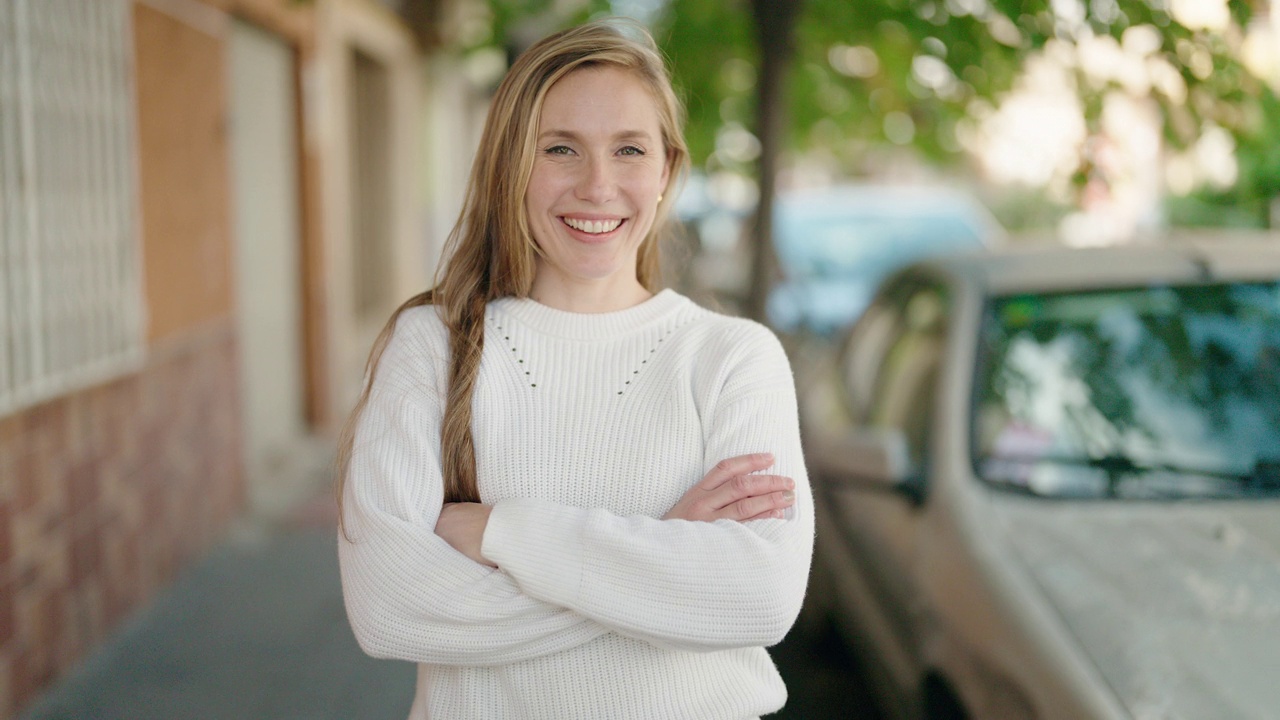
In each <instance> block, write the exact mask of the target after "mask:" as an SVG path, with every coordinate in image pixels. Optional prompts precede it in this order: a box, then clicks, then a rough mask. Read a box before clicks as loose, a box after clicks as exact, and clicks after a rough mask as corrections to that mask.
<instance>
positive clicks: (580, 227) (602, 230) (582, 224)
mask: <svg viewBox="0 0 1280 720" xmlns="http://www.w3.org/2000/svg"><path fill="white" fill-rule="evenodd" d="M560 220H561V221H562V222H563V223H564V224H565V225H568V226H569V227H571V228H573V229H574V230H577V231H578V232H581V233H586V234H588V235H606V234H608V233H611V232H613V231H614V230H617V229H618V227H619V226H621V225H622V223H623V222H624V220H623V219H622V218H609V219H606V220H587V219H581V218H571V217H561V218H560Z"/></svg>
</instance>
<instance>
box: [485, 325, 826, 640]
mask: <svg viewBox="0 0 1280 720" xmlns="http://www.w3.org/2000/svg"><path fill="white" fill-rule="evenodd" d="M751 327H752V328H754V332H755V335H753V336H752V337H753V342H751V343H749V344H748V347H747V351H746V352H743V353H742V354H741V357H740V359H739V360H738V361H736V362H734V363H732V364H731V365H730V370H729V372H727V373H726V374H725V377H724V378H723V382H722V385H721V388H720V391H719V392H718V394H717V397H716V398H715V399H714V401H713V403H712V406H711V409H710V413H709V416H708V417H707V419H706V420H705V421H704V436H705V453H704V457H705V461H706V464H707V467H705V468H704V471H707V470H710V468H711V466H712V465H714V464H715V463H716V462H718V461H720V460H723V459H725V458H729V457H733V456H736V455H743V454H747V453H753V452H771V453H773V454H774V457H775V464H774V466H773V468H771V469H770V470H768V472H770V473H773V474H781V475H786V476H789V477H791V478H793V479H794V480H795V482H796V491H795V492H796V502H795V505H794V506H793V508H792V509H791V510H790V511H789V512H788V517H787V518H786V519H780V520H774V519H770V520H756V521H751V522H745V523H740V522H733V521H729V520H720V521H716V522H690V521H684V520H659V519H655V518H651V517H620V516H617V515H614V514H612V513H609V512H607V511H604V510H599V509H583V508H575V507H569V506H565V505H560V504H556V503H552V502H546V501H540V500H533V499H509V500H503V501H501V502H499V503H497V504H496V505H495V507H494V509H493V513H492V514H491V515H490V519H489V525H488V527H487V528H486V531H485V535H484V542H483V547H482V552H483V553H484V555H485V557H487V558H489V559H490V560H493V561H494V562H496V563H497V564H498V565H499V567H501V568H503V569H504V570H505V571H506V572H508V573H510V575H511V576H512V577H514V578H515V580H516V582H517V583H519V585H520V587H521V588H522V589H523V590H524V591H525V592H527V593H528V594H529V595H531V596H533V597H536V598H540V599H542V600H545V601H547V602H549V603H552V604H554V605H560V606H563V607H566V608H570V609H572V610H574V611H576V612H578V613H581V614H582V615H584V616H586V617H590V618H592V619H594V620H596V621H598V622H600V623H601V624H602V625H606V626H608V627H609V628H611V629H612V630H614V631H616V632H618V633H620V634H622V635H626V636H628V637H632V638H637V639H642V640H645V641H648V642H650V643H653V644H655V645H658V646H662V647H669V648H675V649H684V650H699V651H711V650H718V649H725V648H734V647H750V646H769V645H774V644H776V643H778V642H779V641H780V640H781V639H782V637H783V636H784V635H785V634H786V632H787V630H789V629H790V627H791V625H792V624H793V623H794V622H795V618H796V616H797V615H798V613H799V611H800V605H801V602H802V600H803V599H804V590H805V584H806V582H807V579H808V574H809V563H810V559H811V555H812V551H813V501H812V496H811V493H810V490H809V485H808V477H807V474H806V472H805V467H804V460H803V457H802V455H801V448H800V434H799V422H798V417H797V409H796V396H795V386H794V384H793V380H792V376H791V369H790V366H789V364H788V362H787V358H786V355H785V353H784V352H783V350H782V346H781V345H780V344H779V343H778V341H777V339H776V337H774V336H773V334H772V333H770V332H768V331H767V330H765V329H764V328H763V327H760V326H755V325H753V326H751Z"/></svg>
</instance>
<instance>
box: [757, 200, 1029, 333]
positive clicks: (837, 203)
mask: <svg viewBox="0 0 1280 720" xmlns="http://www.w3.org/2000/svg"><path fill="white" fill-rule="evenodd" d="M1003 238H1004V230H1003V228H1001V227H1000V225H999V223H997V222H996V220H995V219H994V218H993V217H992V216H991V213H990V212H988V211H987V209H986V208H984V207H983V206H982V205H980V204H979V203H978V202H977V201H975V200H974V199H973V198H971V197H970V196H969V195H967V194H965V193H963V192H960V191H956V190H951V189H948V188H940V187H932V186H925V187H919V186H901V187H892V186H871V185H867V186H857V185H853V186H841V187H834V188H826V189H821V190H806V191H803V192H794V193H789V194H786V195H782V196H779V198H778V200H777V204H776V206H775V214H774V246H775V247H776V248H777V253H778V260H779V262H780V264H781V267H782V271H783V276H784V278H785V279H784V281H783V282H781V283H779V284H778V285H777V286H776V287H775V288H774V289H773V291H772V292H771V294H770V296H769V306H768V313H769V321H770V323H771V324H772V325H773V326H774V327H775V328H777V329H779V330H782V331H784V332H799V331H809V332H813V333H817V334H820V335H831V334H833V333H835V332H837V331H839V330H841V329H843V328H847V327H849V326H851V325H852V324H853V323H854V321H856V320H857V319H858V317H859V316H860V315H861V314H862V311H863V310H864V309H866V307H867V304H868V302H869V301H870V300H871V295H872V293H873V292H874V290H875V288H876V287H877V286H878V285H879V284H880V281H881V280H883V279H884V278H885V277H887V276H889V275H890V274H891V273H893V272H894V271H896V270H898V269H900V268H902V267H905V266H906V265H908V264H910V263H911V262H913V261H915V260H919V259H923V258H927V257H934V256H938V255H943V254H949V253H954V252H957V251H965V250H974V249H979V248H983V247H988V246H991V245H994V244H998V243H1000V242H1001V241H1002V240H1003Z"/></svg>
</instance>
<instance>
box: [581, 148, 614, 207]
mask: <svg viewBox="0 0 1280 720" xmlns="http://www.w3.org/2000/svg"><path fill="white" fill-rule="evenodd" d="M617 190H618V183H617V178H616V177H615V176H614V169H613V168H612V167H611V166H610V163H609V161H608V160H607V159H605V158H601V157H595V156H592V157H589V158H588V159H587V161H586V162H585V163H583V166H582V176H581V177H580V178H579V179H578V186H577V188H576V191H575V194H576V195H577V196H578V199H579V200H584V201H586V202H590V203H594V204H597V205H599V204H603V203H606V202H608V201H610V200H612V199H613V197H614V195H615V194H617Z"/></svg>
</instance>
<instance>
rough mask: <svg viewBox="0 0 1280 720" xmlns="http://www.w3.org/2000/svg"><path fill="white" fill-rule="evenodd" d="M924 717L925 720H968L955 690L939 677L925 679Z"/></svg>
mask: <svg viewBox="0 0 1280 720" xmlns="http://www.w3.org/2000/svg"><path fill="white" fill-rule="evenodd" d="M924 716H925V719H926V720H969V713H967V712H965V709H964V705H962V704H961V703H960V698H959V697H958V696H957V695H956V692H955V690H953V689H952V688H951V684H950V683H948V682H947V681H946V679H945V678H943V677H942V676H940V675H930V676H929V677H927V678H925V681H924Z"/></svg>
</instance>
